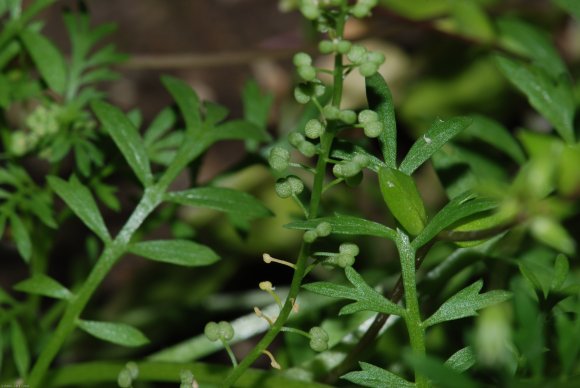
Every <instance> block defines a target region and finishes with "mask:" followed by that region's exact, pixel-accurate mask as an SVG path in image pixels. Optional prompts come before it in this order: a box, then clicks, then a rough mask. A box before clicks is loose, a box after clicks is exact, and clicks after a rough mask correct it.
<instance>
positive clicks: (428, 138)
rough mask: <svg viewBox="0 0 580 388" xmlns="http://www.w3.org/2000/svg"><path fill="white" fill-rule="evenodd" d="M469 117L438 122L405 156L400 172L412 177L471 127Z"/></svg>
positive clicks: (432, 125)
mask: <svg viewBox="0 0 580 388" xmlns="http://www.w3.org/2000/svg"><path fill="white" fill-rule="evenodd" d="M471 122H472V119H471V118H469V117H454V118H451V119H449V120H436V121H435V122H434V123H433V124H431V127H429V129H428V130H427V132H426V133H425V134H424V135H423V136H421V137H420V138H419V139H417V141H415V143H414V144H413V146H411V149H410V150H409V152H408V153H407V155H405V158H404V159H403V161H402V162H401V165H400V166H399V170H400V171H401V172H403V173H404V174H406V175H411V174H412V173H413V172H414V171H415V170H416V169H418V168H419V167H420V166H421V165H422V164H423V163H425V162H426V161H427V160H428V159H429V158H430V157H431V155H433V154H434V153H435V152H437V151H438V150H439V149H440V148H441V147H443V145H444V144H445V143H447V142H448V141H449V140H451V139H452V138H453V137H455V136H456V135H457V134H458V133H460V132H461V131H463V130H464V129H465V128H467V127H469V125H471Z"/></svg>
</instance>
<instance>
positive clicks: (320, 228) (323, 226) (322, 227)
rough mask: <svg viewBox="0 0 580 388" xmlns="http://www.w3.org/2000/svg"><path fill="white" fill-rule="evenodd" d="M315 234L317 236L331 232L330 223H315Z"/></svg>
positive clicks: (324, 235) (323, 235)
mask: <svg viewBox="0 0 580 388" xmlns="http://www.w3.org/2000/svg"><path fill="white" fill-rule="evenodd" d="M315 230H316V234H317V235H318V237H326V236H328V235H330V233H332V225H330V224H329V223H328V222H321V223H320V224H318V225H316V229H315Z"/></svg>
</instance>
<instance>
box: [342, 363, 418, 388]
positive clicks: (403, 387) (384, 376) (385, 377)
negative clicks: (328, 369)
mask: <svg viewBox="0 0 580 388" xmlns="http://www.w3.org/2000/svg"><path fill="white" fill-rule="evenodd" d="M359 365H360V367H361V369H362V371H355V372H349V373H347V374H345V375H343V376H341V377H340V378H341V379H345V380H348V381H350V382H351V383H354V384H358V385H361V386H363V387H374V388H384V387H397V388H412V387H415V384H414V383H410V382H408V381H407V380H405V379H404V378H402V377H399V376H397V375H396V374H394V373H392V372H389V371H388V370H385V369H383V368H379V367H378V366H374V365H372V364H367V363H366V362H360V363H359Z"/></svg>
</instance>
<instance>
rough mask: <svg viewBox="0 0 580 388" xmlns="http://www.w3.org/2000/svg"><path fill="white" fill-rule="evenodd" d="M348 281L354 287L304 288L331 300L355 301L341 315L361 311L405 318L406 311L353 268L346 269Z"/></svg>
mask: <svg viewBox="0 0 580 388" xmlns="http://www.w3.org/2000/svg"><path fill="white" fill-rule="evenodd" d="M344 272H345V274H346V277H347V279H348V281H349V282H350V283H351V284H352V285H353V286H354V288H352V287H346V286H341V285H338V284H334V283H330V282H316V283H310V284H305V285H303V286H302V287H304V288H305V289H307V290H308V291H310V292H314V293H317V294H320V295H325V296H330V297H331V298H341V299H350V300H354V301H355V302H354V303H351V304H348V305H346V306H344V307H343V308H342V309H340V313H339V314H340V315H343V314H353V313H356V312H360V311H374V312H378V313H383V314H393V315H399V316H404V315H405V309H404V308H402V307H401V306H399V305H396V304H395V303H393V302H391V301H390V300H388V299H386V298H385V297H383V296H382V295H381V294H380V293H379V292H377V291H376V290H374V289H373V288H372V287H370V286H369V285H368V284H367V283H366V282H365V280H364V279H363V278H362V276H360V275H359V274H358V272H356V271H355V270H354V269H353V268H352V267H346V268H345V269H344Z"/></svg>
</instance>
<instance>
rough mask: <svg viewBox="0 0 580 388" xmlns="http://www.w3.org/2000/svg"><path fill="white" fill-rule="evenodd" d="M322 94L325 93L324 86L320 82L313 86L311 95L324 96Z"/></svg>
mask: <svg viewBox="0 0 580 388" xmlns="http://www.w3.org/2000/svg"><path fill="white" fill-rule="evenodd" d="M324 92H326V86H324V84H322V83H321V82H319V83H315V84H314V92H313V93H314V95H315V96H316V97H320V96H322V95H323V94H324Z"/></svg>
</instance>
